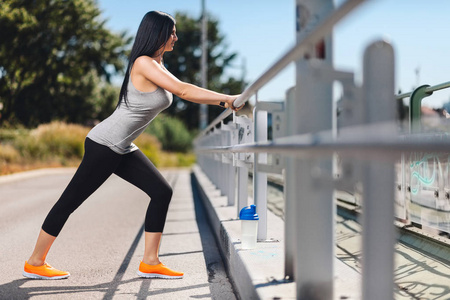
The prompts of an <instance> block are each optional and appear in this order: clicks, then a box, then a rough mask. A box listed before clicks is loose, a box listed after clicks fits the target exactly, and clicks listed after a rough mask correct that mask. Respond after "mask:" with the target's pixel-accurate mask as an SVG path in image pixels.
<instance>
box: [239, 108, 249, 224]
mask: <svg viewBox="0 0 450 300" xmlns="http://www.w3.org/2000/svg"><path fill="white" fill-rule="evenodd" d="M235 122H236V123H237V124H238V128H239V129H238V141H239V144H245V143H251V142H253V124H252V120H250V119H248V118H247V117H245V116H242V117H235ZM251 156H252V155H250V154H248V153H239V154H238V156H237V157H238V158H237V159H236V160H235V163H236V166H237V167H238V192H237V193H238V205H237V209H238V211H237V215H238V216H239V212H240V211H241V209H242V208H244V207H245V206H247V205H248V169H249V167H251V165H250V157H251Z"/></svg>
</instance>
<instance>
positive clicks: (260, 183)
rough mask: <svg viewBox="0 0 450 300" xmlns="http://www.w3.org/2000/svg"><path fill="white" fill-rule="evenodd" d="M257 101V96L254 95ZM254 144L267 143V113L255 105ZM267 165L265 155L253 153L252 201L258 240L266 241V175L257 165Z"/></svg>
mask: <svg viewBox="0 0 450 300" xmlns="http://www.w3.org/2000/svg"><path fill="white" fill-rule="evenodd" d="M256 101H258V94H256ZM253 118H254V134H255V142H265V141H267V111H260V110H258V105H256V107H255V109H254V111H253ZM259 163H261V164H266V163H267V153H260V154H258V153H255V159H254V163H253V199H254V201H255V204H256V212H257V213H258V215H259V222H258V240H266V239H267V174H266V173H264V172H258V164H259Z"/></svg>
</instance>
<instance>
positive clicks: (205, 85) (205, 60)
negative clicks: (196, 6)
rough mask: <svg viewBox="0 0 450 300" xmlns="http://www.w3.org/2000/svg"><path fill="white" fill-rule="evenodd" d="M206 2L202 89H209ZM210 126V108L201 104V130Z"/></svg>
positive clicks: (203, 17) (203, 14) (204, 6)
mask: <svg viewBox="0 0 450 300" xmlns="http://www.w3.org/2000/svg"><path fill="white" fill-rule="evenodd" d="M205 1H206V0H202V57H201V73H202V87H203V88H205V89H206V88H208V16H207V15H206V5H205ZM207 124H208V106H207V105H206V104H200V130H202V129H204V128H206V125H207Z"/></svg>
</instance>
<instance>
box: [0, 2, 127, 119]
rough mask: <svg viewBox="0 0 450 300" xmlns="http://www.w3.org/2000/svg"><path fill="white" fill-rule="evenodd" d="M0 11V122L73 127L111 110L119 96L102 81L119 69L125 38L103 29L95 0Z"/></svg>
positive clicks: (10, 5)
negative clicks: (65, 123) (55, 123)
mask: <svg viewBox="0 0 450 300" xmlns="http://www.w3.org/2000/svg"><path fill="white" fill-rule="evenodd" d="M0 6H1V9H0V28H1V31H2V33H1V35H0V102H2V103H3V110H2V111H1V113H2V118H1V119H0V122H2V121H10V122H20V123H22V124H24V125H27V126H35V125H37V124H38V123H42V122H49V121H51V120H55V119H59V120H64V121H68V122H78V123H80V122H85V121H86V120H89V119H96V118H102V117H104V116H105V115H107V114H109V113H110V112H111V111H112V109H113V108H114V104H113V102H116V101H117V96H118V92H117V90H116V89H114V88H112V87H111V86H110V84H109V80H110V78H111V76H113V75H114V74H117V72H120V71H122V70H123V68H124V64H125V61H126V54H127V48H128V45H129V43H130V41H131V39H130V38H129V37H127V36H126V33H125V32H123V33H120V34H114V33H112V32H110V31H109V30H107V29H106V28H105V21H104V20H101V19H100V13H101V12H100V10H99V9H98V8H97V5H96V2H95V1H94V0H71V1H60V0H34V1H29V0H0ZM100 105H101V106H102V108H100Z"/></svg>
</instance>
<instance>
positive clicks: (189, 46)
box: [164, 13, 243, 130]
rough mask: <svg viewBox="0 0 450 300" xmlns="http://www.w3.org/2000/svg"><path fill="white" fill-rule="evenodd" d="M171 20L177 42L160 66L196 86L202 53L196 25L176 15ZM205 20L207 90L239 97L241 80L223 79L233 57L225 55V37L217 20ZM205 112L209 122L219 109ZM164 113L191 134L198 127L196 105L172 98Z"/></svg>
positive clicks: (229, 54) (196, 23)
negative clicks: (206, 27) (175, 30)
mask: <svg viewBox="0 0 450 300" xmlns="http://www.w3.org/2000/svg"><path fill="white" fill-rule="evenodd" d="M175 19H176V21H177V24H176V27H177V35H178V38H179V40H178V42H177V43H176V45H175V47H174V50H173V51H172V52H170V53H167V54H165V56H164V63H165V65H166V67H167V68H168V70H169V71H170V72H171V73H172V74H174V75H175V76H176V77H177V78H179V79H180V80H182V81H185V82H189V83H192V84H195V85H198V86H200V85H201V74H200V68H201V67H200V58H201V53H202V52H201V24H200V21H199V20H198V19H194V18H191V17H189V16H188V15H186V14H184V13H177V14H176V15H175ZM208 19H209V20H208V89H211V90H214V91H217V92H222V93H227V94H239V93H241V92H242V86H243V82H242V80H241V79H236V78H233V77H229V78H224V76H223V74H224V71H225V69H226V68H227V67H230V65H231V63H232V62H233V60H234V59H235V58H236V56H237V54H236V53H229V52H228V49H227V45H226V44H225V37H224V36H223V35H222V34H221V33H220V32H219V22H218V20H216V19H214V18H212V17H211V16H209V18H208ZM208 110H209V114H208V117H209V120H210V121H212V120H213V119H214V118H215V117H216V116H217V115H219V114H220V113H221V112H222V111H223V108H221V107H219V106H212V105H209V106H208ZM166 112H167V113H168V114H170V115H175V116H176V117H177V118H179V119H180V120H182V121H183V122H184V123H185V124H186V125H187V126H188V128H189V129H191V130H192V129H197V128H198V126H199V105H198V104H196V103H191V102H187V101H183V100H181V99H180V98H178V97H174V103H173V104H172V105H171V106H170V107H169V108H168V109H167V111H166Z"/></svg>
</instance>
